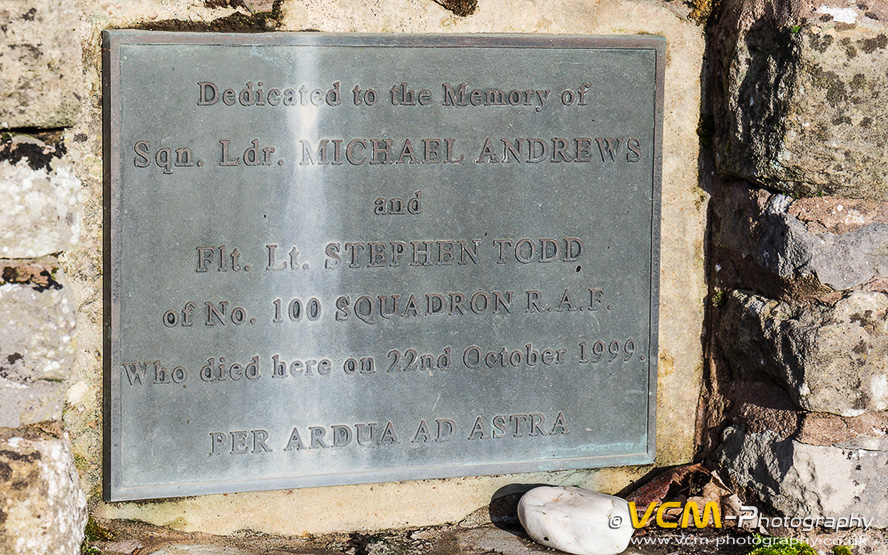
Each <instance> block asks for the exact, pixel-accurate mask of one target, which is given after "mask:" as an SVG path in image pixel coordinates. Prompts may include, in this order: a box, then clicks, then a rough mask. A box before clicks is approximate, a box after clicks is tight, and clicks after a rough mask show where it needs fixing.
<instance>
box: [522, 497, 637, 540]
mask: <svg viewBox="0 0 888 555" xmlns="http://www.w3.org/2000/svg"><path fill="white" fill-rule="evenodd" d="M518 518H519V519H520V520H521V525H522V526H524V530H525V531H526V532H527V535H528V536H530V537H531V538H532V539H533V541H535V542H537V543H539V544H541V545H545V546H546V547H551V548H554V549H558V550H560V551H566V552H567V553H575V554H577V555H616V554H617V553H622V552H623V551H625V550H626V548H627V547H628V546H629V541H630V540H631V538H632V534H633V532H635V529H634V528H633V527H632V519H631V518H630V514H629V503H627V502H626V500H625V499H622V498H619V497H614V496H613V495H605V494H603V493H598V492H596V491H590V490H585V489H581V488H578V487H552V486H540V487H538V488H534V489H532V490H530V491H528V492H527V493H525V494H524V495H523V496H522V497H521V501H519V502H518Z"/></svg>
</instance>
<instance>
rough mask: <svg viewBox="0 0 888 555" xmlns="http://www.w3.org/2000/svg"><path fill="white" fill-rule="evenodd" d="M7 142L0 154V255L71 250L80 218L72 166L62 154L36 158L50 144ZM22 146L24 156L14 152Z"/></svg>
mask: <svg viewBox="0 0 888 555" xmlns="http://www.w3.org/2000/svg"><path fill="white" fill-rule="evenodd" d="M12 141H13V143H14V144H13V145H12V146H11V147H10V148H8V149H6V150H5V152H3V156H0V198H3V199H4V203H3V206H2V207H0V258H36V257H40V256H43V255H46V254H50V253H57V252H61V251H64V250H67V249H69V248H71V247H72V246H73V245H74V244H75V243H76V242H77V239H78V237H79V236H80V219H81V218H80V214H81V205H80V190H81V183H80V180H79V179H78V178H77V177H76V176H75V175H74V168H73V167H72V165H71V164H70V163H69V162H68V161H67V160H65V159H64V158H55V157H53V156H47V157H44V158H41V157H40V156H38V151H39V152H41V153H42V151H43V150H45V149H50V148H51V147H49V146H47V145H45V144H44V143H42V142H40V141H38V140H36V139H31V138H28V137H15V138H13V140H12ZM5 146H9V145H5ZM22 150H24V151H26V153H27V155H21V156H20V155H17V154H14V153H15V152H16V151H22ZM10 159H14V160H16V161H15V162H13V163H10Z"/></svg>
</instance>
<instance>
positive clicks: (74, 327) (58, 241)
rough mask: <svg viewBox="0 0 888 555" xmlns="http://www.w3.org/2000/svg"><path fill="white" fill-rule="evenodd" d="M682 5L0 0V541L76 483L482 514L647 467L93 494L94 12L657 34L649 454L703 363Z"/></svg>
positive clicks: (98, 424) (268, 514) (699, 236)
mask: <svg viewBox="0 0 888 555" xmlns="http://www.w3.org/2000/svg"><path fill="white" fill-rule="evenodd" d="M690 16H691V9H690V7H689V6H685V5H682V4H679V2H677V1H676V0H672V1H660V0H569V1H556V0H540V1H537V2H533V3H528V2H524V1H519V0H480V1H479V2H477V3H476V2H471V1H450V0H442V1H441V2H433V1H432V0H397V1H392V2H381V1H369V2H368V1H364V0H338V1H326V0H325V1H314V0H284V1H283V2H271V1H270V0H259V1H255V2H243V1H240V0H126V1H111V0H78V1H77V2H62V1H60V0H27V1H21V0H0V22H4V23H3V25H0V32H2V36H3V40H2V42H0V80H2V88H0V128H2V129H0V131H2V133H3V134H2V140H0V198H3V199H4V200H6V199H11V202H4V203H3V205H2V206H0V266H2V282H0V314H3V316H4V317H3V319H2V320H0V321H2V324H3V327H2V329H0V406H2V410H0V552H7V551H9V552H15V553H22V554H30V553H49V552H58V553H75V552H76V550H77V544H79V542H80V538H81V537H82V530H83V526H84V524H85V519H86V511H85V501H84V495H83V492H85V494H86V498H87V499H88V500H89V509H90V512H91V514H92V515H94V516H96V517H98V518H106V519H124V518H126V519H137V520H143V521H146V522H150V523H154V524H159V525H164V526H170V527H172V528H175V529H179V530H195V531H204V532H211V533H220V534H230V533H233V532H236V531H238V530H242V529H253V530H258V531H263V532H274V533H282V534H302V533H318V532H325V531H333V530H353V529H372V528H381V527H398V526H406V525H426V524H434V523H441V522H452V521H459V520H462V519H464V518H466V517H467V516H468V515H470V514H471V513H473V512H474V511H476V510H481V513H479V514H484V515H486V514H487V513H486V506H487V505H488V503H489V502H490V501H491V498H492V496H493V495H495V493H496V492H497V490H498V489H499V488H501V487H503V486H505V485H508V484H514V483H531V482H532V483H538V482H540V483H549V484H564V485H582V486H585V487H590V488H593V489H599V490H603V491H608V492H616V491H618V490H620V489H622V488H624V487H626V486H627V485H629V484H630V483H632V482H633V481H635V480H637V479H638V478H639V477H641V476H643V475H644V474H645V473H647V472H648V471H649V470H650V468H649V467H629V468H616V469H603V470H597V471H573V472H553V473H536V474H524V475H508V476H493V477H472V478H459V479H449V480H425V481H415V482H404V483H390V484H374V485H357V486H342V487H328V488H313V489H305V490H290V491H278V492H258V493H244V494H231V495H214V496H202V497H198V498H185V499H178V500H161V501H156V502H139V503H115V504H107V503H104V502H103V501H102V500H101V494H102V491H101V483H102V480H101V471H102V459H101V456H102V428H103V426H102V422H103V421H102V400H103V392H102V375H103V343H102V321H103V306H102V221H103V205H102V191H103V182H102V158H101V153H102V114H101V48H100V36H101V31H102V30H104V29H108V28H140V29H150V30H182V31H238V32H264V31H272V30H279V31H300V30H321V31H330V32H414V33H419V32H422V33H482V32H483V33H492V32H501V33H558V34H584V35H592V34H648V33H649V34H659V35H663V36H665V37H666V40H667V67H666V93H665V110H664V112H665V121H664V150H663V211H662V214H663V223H662V238H663V239H662V240H663V244H662V248H661V261H662V269H661V272H662V276H661V288H660V289H661V306H660V318H661V320H660V353H659V368H660V370H659V371H660V375H659V384H658V388H659V389H658V422H657V434H658V441H657V453H658V455H657V464H658V465H670V464H678V463H683V462H688V461H690V460H691V459H692V458H693V457H694V455H695V443H694V438H695V435H694V432H695V430H694V422H695V419H696V418H697V401H698V395H699V389H700V383H701V380H702V377H703V349H702V341H701V337H702V329H703V312H704V299H705V297H706V295H707V289H706V284H705V280H704V232H705V221H706V213H707V201H708V195H707V194H706V193H705V192H704V191H703V190H701V189H700V187H699V177H698V164H699V156H700V150H699V140H698V136H697V125H698V119H699V112H700V94H701V84H700V76H701V72H702V70H703V60H704V36H703V28H702V27H700V26H699V25H698V24H697V22H695V21H694V20H693V19H691V17H690ZM5 22H8V24H6V23H5ZM870 38H872V37H870ZM877 42H878V41H877ZM866 44H867V45H869V44H870V43H866ZM874 44H875V43H874ZM866 48H869V47H868V46H866V47H864V46H861V47H860V50H861V52H863V51H865V50H866ZM878 48H880V47H878V46H877V47H876V49H877V50H878ZM879 51H881V50H879ZM825 71H827V70H825ZM842 75H844V74H842ZM851 79H852V80H853V76H852V77H851ZM867 86H869V85H867ZM850 87H851V85H850V84H849V85H847V87H846V91H851V88H850ZM872 87H878V83H877V82H874V83H873V84H872ZM849 94H850V93H849ZM855 117H856V116H855ZM861 117H862V116H861ZM874 121H875V119H873V121H871V123H872V124H873V125H876V124H875V123H873V122H874ZM855 123H857V122H856V120H855ZM859 140H860V141H867V140H871V136H870V135H866V134H863V135H862V136H861V137H860V139H859ZM744 160H745V159H738V160H737V161H735V162H730V163H731V164H733V166H731V167H734V166H736V168H737V169H735V170H730V171H732V172H733V173H735V174H736V173H739V172H740V171H741V170H742V167H744V166H743V163H744ZM725 164H726V165H725V166H724V167H725V168H727V167H728V165H727V164H728V163H727V162H726V163H725ZM861 164H863V165H867V164H870V165H872V162H871V161H870V160H869V159H866V160H862V161H861ZM725 171H728V170H725ZM823 172H825V173H826V174H830V173H832V172H834V169H829V167H827V168H826V169H825V170H823ZM769 175H771V174H769ZM749 179H751V177H749ZM810 179H812V180H813V179H814V178H813V177H812V178H810ZM738 187H739V186H738ZM836 190H838V189H836ZM738 225H739V224H738ZM812 233H813V232H812ZM837 233H838V232H837ZM849 240H850V239H849ZM854 240H856V241H866V240H867V239H866V238H865V237H861V238H860V239H854ZM837 248H838V247H837ZM824 256H827V257H829V255H828V254H826V255H824ZM877 264H882V262H877ZM738 302H740V301H738ZM861 302H863V301H861ZM880 306H881V305H880ZM849 310H851V309H850V308H849ZM853 316H854V314H853V313H852V312H848V319H849V321H850V320H851V319H853V318H852V317H853ZM861 326H862V327H863V324H861ZM861 333H863V332H861ZM778 370H779V369H778ZM849 379H851V378H849ZM810 397H812V398H814V397H817V396H816V395H810ZM870 397H872V395H870ZM868 399H869V397H868ZM873 399H875V397H873ZM867 402H870V401H867ZM872 402H877V401H872ZM75 461H76V470H77V471H78V472H79V480H78V478H77V473H75V472H74V471H73V470H72V469H73V468H74V465H75ZM29 500H30V501H29ZM40 503H43V504H42V505H41V504H40ZM13 506H14V507H15V508H16V509H15V510H12V509H10V507H13ZM37 515H39V516H37ZM281 515H287V516H286V518H282V516H281ZM35 530H39V531H41V532H40V533H35ZM3 542H5V543H3Z"/></svg>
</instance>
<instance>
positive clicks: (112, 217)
mask: <svg viewBox="0 0 888 555" xmlns="http://www.w3.org/2000/svg"><path fill="white" fill-rule="evenodd" d="M139 44H146V45H160V44H164V45H177V44H178V45H191V44H195V45H198V44H199V45H219V46H232V45H234V46H241V45H243V46H248V45H262V46H274V45H280V46H324V47H336V46H342V47H356V46H358V47H360V46H368V47H369V46H373V47H397V48H405V47H426V48H428V47H435V48H540V49H545V48H552V49H591V48H595V49H615V50H652V51H654V52H655V54H656V62H655V64H656V68H655V75H656V83H655V98H654V132H653V141H654V145H653V147H654V148H653V161H652V174H653V175H652V176H651V182H652V194H651V284H650V291H651V301H652V302H651V303H650V330H651V335H650V343H649V345H650V349H649V356H648V402H647V407H646V408H647V445H646V449H645V450H644V451H643V452H639V453H629V454H620V455H604V456H594V457H577V458H562V459H557V460H554V461H544V460H543V461H541V460H529V461H513V462H508V463H488V464H477V463H468V464H464V465H453V464H446V465H430V466H422V467H418V468H403V469H397V468H395V469H392V468H384V469H377V470H364V471H360V472H352V473H349V474H343V473H330V474H321V475H313V476H302V477H289V478H281V477H274V478H266V479H251V480H241V481H238V480H234V481H225V482H223V481H214V482H191V483H177V484H164V485H158V486H138V487H122V486H121V483H122V473H123V468H122V466H121V457H120V449H121V445H120V442H119V438H120V435H119V434H120V430H121V414H122V407H121V404H120V385H121V384H120V380H121V376H120V373H119V372H114V371H113V368H115V366H116V363H119V360H120V341H119V334H118V333H117V332H118V331H119V330H118V328H117V326H118V322H119V316H120V302H119V294H120V285H121V284H120V274H119V262H118V261H119V260H120V252H119V251H120V245H119V241H117V240H116V238H117V235H118V234H119V229H118V222H119V217H120V186H121V181H120V180H121V176H120V175H119V174H118V172H117V168H116V164H115V163H113V162H114V161H116V160H117V159H118V157H119V156H120V154H121V145H120V140H119V136H118V135H116V134H115V133H114V131H115V130H116V129H119V125H120V110H121V100H120V96H119V88H120V47H121V46H122V45H139ZM665 70H666V39H665V37H662V36H659V35H604V36H601V35H519V34H452V35H441V34H436V35H431V34H373V33H316V32H274V33H262V34H249V33H200V32H183V33H180V32H167V31H140V30H105V31H103V32H102V131H103V145H102V155H103V239H102V243H103V256H102V261H103V268H104V270H103V273H104V279H103V301H104V310H103V313H104V315H103V324H102V326H103V335H104V338H103V346H104V352H103V357H102V358H103V380H102V383H103V387H104V395H103V449H102V451H103V453H102V454H103V463H102V466H103V471H102V485H103V487H102V496H103V499H104V500H105V501H107V502H117V501H131V500H139V499H159V498H166V497H182V496H189V495H209V494H220V493H236V492H248V491H264V490H275V489H294V488H302V487H320V486H331V485H349V484H364V483H378V482H400V481H405V480H420V479H436V478H455V477H466V476H486V475H496V474H511V473H521V472H545V471H558V470H569V469H584V468H603V467H616V466H627V465H647V464H653V463H654V456H655V452H656V427H657V421H656V407H657V360H658V358H659V357H658V356H657V353H658V328H659V300H660V219H661V187H662V163H663V102H664V94H665V91H664V86H665V73H666V71H665ZM653 301H656V302H653ZM570 461H583V463H582V464H570Z"/></svg>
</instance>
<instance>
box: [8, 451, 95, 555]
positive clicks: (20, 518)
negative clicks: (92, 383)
mask: <svg viewBox="0 0 888 555" xmlns="http://www.w3.org/2000/svg"><path fill="white" fill-rule="evenodd" d="M86 518H87V513H86V496H85V495H84V493H83V491H82V490H81V489H80V478H79V477H78V475H77V470H76V469H75V468H74V457H73V455H72V453H71V447H70V445H69V442H68V439H67V436H66V437H65V438H63V439H55V438H49V439H25V438H23V437H16V436H11V437H0V553H15V554H16V555H77V554H79V553H80V542H81V541H82V540H83V530H84V527H85V526H86Z"/></svg>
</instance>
